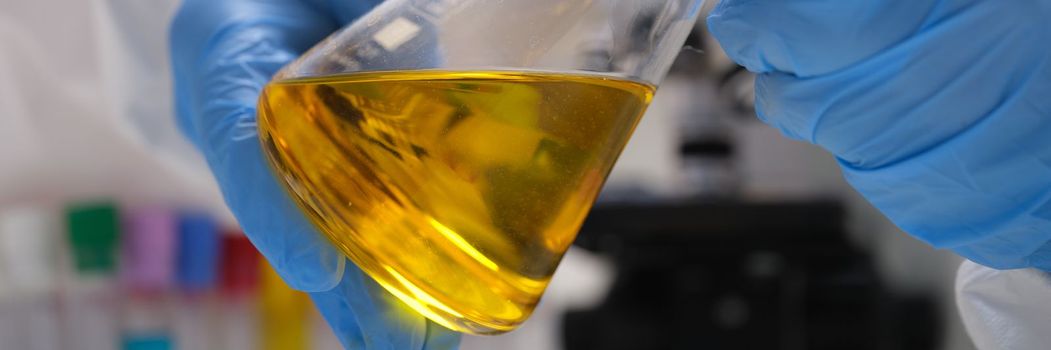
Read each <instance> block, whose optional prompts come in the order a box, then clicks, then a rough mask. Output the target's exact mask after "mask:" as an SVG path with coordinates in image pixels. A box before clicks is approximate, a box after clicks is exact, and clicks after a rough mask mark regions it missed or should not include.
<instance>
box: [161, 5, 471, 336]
mask: <svg viewBox="0 0 1051 350" xmlns="http://www.w3.org/2000/svg"><path fill="white" fill-rule="evenodd" d="M378 2H379V1H378V0H372V1H366V0H186V1H185V2H184V3H183V5H182V7H181V9H180V11H179V13H178V14H177V15H176V17H175V20H174V22H173V23H172V27H171V55H172V57H171V58H172V65H173V68H174V78H175V94H176V96H175V97H176V98H175V99H176V112H177V115H178V121H179V125H180V127H181V128H182V130H183V131H184V133H185V134H186V135H187V136H188V137H189V138H190V139H191V140H192V141H193V143H194V144H196V146H197V147H198V148H199V149H200V151H201V152H202V153H203V154H204V156H205V158H206V159H207V161H208V164H209V166H210V167H211V169H212V172H213V173H214V174H215V178H216V179H217V180H218V182H219V187H220V188H221V189H222V192H223V196H224V198H225V199H226V203H227V205H228V206H229V207H230V209H231V210H232V211H233V213H234V215H235V216H236V217H237V220H238V221H239V222H240V224H241V226H242V228H243V229H244V231H245V233H246V234H247V235H248V237H249V239H251V241H252V243H254V244H255V246H256V247H257V248H259V250H260V252H262V253H263V255H264V256H265V257H266V258H267V260H269V261H270V263H271V264H272V265H273V266H274V269H275V270H276V271H277V272H278V274H280V275H281V277H282V278H283V279H284V280H285V281H286V282H288V283H289V285H290V286H292V287H293V288H295V289H299V290H303V291H307V292H310V293H311V296H312V298H313V300H314V301H315V303H316V304H317V306H318V308H319V309H320V311H321V313H322V314H323V315H324V316H325V318H326V319H327V320H328V322H329V323H330V324H331V325H332V327H333V329H334V331H335V332H336V334H337V335H338V336H339V338H340V340H341V341H342V342H343V345H344V346H345V347H346V348H348V349H451V348H456V347H457V344H458V343H459V335H458V334H457V333H455V332H452V331H449V330H447V329H445V328H443V327H441V326H438V325H436V324H434V323H431V322H429V321H427V320H426V319H424V318H423V317H421V316H417V315H416V314H415V313H412V312H408V311H407V310H404V308H405V306H403V305H402V303H400V302H398V301H396V300H395V299H394V298H393V297H392V296H391V295H390V294H389V293H387V292H386V291H384V290H383V289H382V288H381V287H380V286H379V285H378V284H376V283H375V282H374V281H373V280H372V279H371V278H368V277H367V276H365V275H364V274H363V273H362V272H361V271H360V270H358V269H357V268H356V267H355V266H354V265H353V264H347V263H346V259H345V258H344V257H343V255H342V254H340V253H339V252H338V251H336V250H335V249H334V248H333V247H332V246H331V245H330V244H329V243H328V242H327V241H326V240H325V238H324V237H323V236H322V235H321V234H320V233H318V232H317V231H316V230H315V229H314V228H313V226H312V225H311V224H310V223H309V222H308V221H307V220H306V218H305V217H304V216H303V215H302V214H301V213H300V211H299V209H298V208H297V207H296V206H295V204H294V203H293V202H292V201H291V199H290V198H289V197H288V195H287V194H286V192H285V191H284V189H282V188H281V186H280V185H279V183H278V182H277V180H276V178H275V177H274V175H272V173H271V170H270V169H269V168H268V165H267V163H266V161H265V160H264V157H263V153H262V148H261V147H260V144H259V140H258V138H257V135H256V100H257V98H258V96H259V92H260V89H261V88H262V87H263V85H264V84H266V83H267V81H268V80H269V79H270V77H271V75H273V74H274V73H275V72H276V71H277V70H278V69H279V68H281V67H282V66H283V65H285V64H286V63H288V62H289V61H291V60H292V59H294V58H296V57H297V56H298V55H299V54H300V53H302V52H303V51H304V50H306V49H308V48H310V47H311V46H313V45H314V44H315V43H317V42H318V41H319V40H321V39H323V38H324V37H325V36H327V35H328V34H329V33H331V32H333V31H334V30H336V29H338V28H339V27H340V26H341V25H343V24H345V23H346V22H348V21H350V20H353V19H354V18H356V17H357V16H359V15H361V14H363V13H364V12H366V11H367V10H368V9H370V8H371V7H372V6H374V5H375V4H376V3H378ZM406 315H411V316H409V317H406Z"/></svg>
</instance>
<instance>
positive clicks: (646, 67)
mask: <svg viewBox="0 0 1051 350" xmlns="http://www.w3.org/2000/svg"><path fill="white" fill-rule="evenodd" d="M702 2H703V1H702V0H635V1H622V0H502V1H490V0H388V1H386V2H384V3H383V4H382V5H380V6H379V7H377V8H376V9H375V10H373V11H372V12H370V13H369V14H367V15H366V16H364V17H363V18H361V19H359V20H358V21H356V22H354V23H353V24H351V25H349V26H348V27H346V28H344V29H342V30H340V31H339V32H337V33H335V34H333V35H332V36H330V37H329V38H328V39H326V40H324V41H322V42H321V43H319V44H318V45H317V46H315V47H314V48H313V49H311V50H310V51H308V52H307V53H305V54H304V55H303V56H302V57H300V58H299V59H297V60H296V61H294V62H293V63H291V64H289V65H288V66H287V67H285V68H284V69H282V71H281V72H279V73H278V74H277V75H276V76H275V77H274V80H273V82H271V83H270V84H269V85H268V86H267V87H266V88H265V89H264V92H263V95H262V96H261V99H260V107H259V111H260V116H259V130H260V135H261V140H262V142H263V147H264V150H265V152H266V154H267V156H268V158H269V160H270V162H271V164H272V165H273V168H274V169H275V171H276V173H277V174H278V177H279V178H280V180H281V181H283V183H284V184H285V185H287V186H286V187H287V188H288V190H289V192H290V193H291V194H292V197H293V198H294V200H295V201H296V202H297V203H298V204H299V205H300V207H301V208H302V209H303V211H304V212H305V213H306V215H307V216H308V217H309V218H310V220H311V221H312V222H313V223H314V224H315V225H316V226H317V228H318V229H319V230H320V231H321V232H322V233H324V234H325V235H326V236H328V238H329V239H330V240H331V241H332V243H334V244H335V245H336V246H337V247H338V248H339V249H340V250H342V251H343V252H344V253H345V254H346V255H347V256H348V257H349V258H350V259H351V260H353V261H354V262H355V263H356V264H357V265H358V266H360V267H361V269H362V270H364V271H365V272H366V273H368V274H369V275H370V276H372V277H373V278H374V279H376V280H377V281H378V282H379V283H380V284H381V285H383V286H384V288H386V289H387V290H389V291H390V292H391V293H393V294H394V295H396V296H397V297H398V298H399V299H401V300H402V301H404V302H405V303H406V304H408V305H409V306H410V307H412V308H413V309H414V310H416V311H418V312H420V313H421V314H423V315H424V316H426V317H427V318H429V319H431V320H433V321H435V322H437V323H439V324H441V325H444V326H446V327H449V328H452V329H455V330H458V331H463V332H468V333H474V334H494V333H501V332H506V331H509V330H512V329H514V328H515V327H516V326H518V325H519V324H520V323H522V322H523V321H524V320H525V319H526V318H527V317H528V316H529V314H530V313H531V312H532V311H533V308H534V306H535V305H536V304H537V302H538V300H539V298H540V296H541V294H542V293H543V291H544V289H545V288H546V286H547V284H548V281H549V280H550V278H551V275H552V274H553V273H554V271H555V268H556V267H557V265H558V262H559V260H561V258H562V255H563V254H564V253H565V251H566V250H567V249H568V248H569V245H570V244H571V243H572V241H573V239H574V237H575V236H576V233H577V230H578V229H579V227H580V225H581V223H582V222H583V220H584V217H585V216H586V215H587V212H588V210H589V208H590V207H591V205H592V202H593V201H594V199H595V197H596V195H597V194H598V192H599V189H600V188H601V187H602V183H603V181H604V180H605V178H606V175H607V174H608V173H609V171H610V169H611V168H612V167H613V163H614V161H615V160H616V158H617V156H618V155H619V153H620V151H621V149H622V148H623V147H624V145H625V143H627V140H628V137H629V136H630V135H631V132H632V130H633V129H634V127H635V125H636V124H637V123H638V121H639V118H640V117H641V115H642V113H643V111H644V110H645V109H646V106H647V105H648V104H649V102H650V99H651V97H652V96H653V93H654V90H655V88H656V86H657V83H658V82H659V81H660V80H661V79H662V77H663V76H664V74H665V73H666V71H667V69H668V67H669V65H670V64H671V62H672V60H673V58H674V57H675V56H676V55H677V54H678V52H679V50H680V48H681V46H682V43H683V41H684V40H685V38H686V36H687V34H688V33H689V31H690V29H691V28H692V27H693V24H694V21H695V20H696V17H697V14H698V12H699V10H700V7H701V5H702Z"/></svg>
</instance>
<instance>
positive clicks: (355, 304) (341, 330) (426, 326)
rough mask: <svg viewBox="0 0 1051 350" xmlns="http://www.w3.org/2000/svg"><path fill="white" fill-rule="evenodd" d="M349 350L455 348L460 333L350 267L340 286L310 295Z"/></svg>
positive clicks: (355, 268) (348, 266) (353, 267)
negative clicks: (420, 313)
mask: <svg viewBox="0 0 1051 350" xmlns="http://www.w3.org/2000/svg"><path fill="white" fill-rule="evenodd" d="M311 297H312V298H313V299H314V301H315V302H316V303H317V305H318V309H319V310H320V311H321V314H322V315H323V316H324V317H325V319H326V320H327V321H328V322H329V325H331V326H332V328H333V331H334V332H335V333H336V334H337V336H338V337H339V338H340V341H341V342H342V343H343V346H344V347H345V348H347V349H409V350H417V349H420V350H422V349H435V350H443V349H455V348H456V347H457V346H458V345H459V340H460V334H459V333H456V332H453V331H451V330H448V329H446V328H444V327H441V326H438V325H436V324H434V323H433V322H430V321H428V320H427V319H425V318H424V317H423V316H420V315H419V314H417V313H416V312H415V311H412V310H411V309H409V308H408V306H406V305H405V304H404V303H402V302H401V301H399V300H397V299H396V298H395V297H394V296H393V295H391V294H390V293H388V292H387V291H386V290H384V289H383V287H381V286H380V285H379V284H378V283H376V282H375V281H374V280H372V279H371V278H369V277H368V276H366V275H365V274H364V273H363V272H361V270H360V269H358V268H357V267H356V266H354V265H353V264H347V268H346V271H345V273H344V275H343V279H342V281H341V282H340V284H339V285H338V286H337V287H336V288H335V289H333V290H331V291H328V292H320V293H311Z"/></svg>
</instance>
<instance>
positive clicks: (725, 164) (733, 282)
mask: <svg viewBox="0 0 1051 350" xmlns="http://www.w3.org/2000/svg"><path fill="white" fill-rule="evenodd" d="M706 40H707V39H706V37H705V34H704V33H703V30H702V29H701V27H700V26H699V27H698V30H696V31H695V33H694V35H691V38H690V39H689V40H688V42H687V45H688V46H689V47H691V48H692V49H693V50H687V51H684V53H683V54H682V55H681V56H680V58H679V60H678V61H677V63H676V65H675V67H674V68H673V72H672V73H671V74H687V75H690V76H691V77H696V78H697V79H698V81H704V83H706V84H711V86H713V87H714V89H713V90H712V91H714V92H713V93H715V94H717V96H716V98H715V99H714V100H716V101H719V105H718V106H715V107H714V108H706V109H703V110H701V111H702V112H698V113H697V114H698V115H691V116H688V117H689V118H684V120H685V124H684V125H683V128H682V130H683V131H682V132H683V134H682V135H681V136H682V146H681V148H680V155H681V157H682V158H681V161H682V163H681V164H682V169H681V170H682V174H681V176H682V178H683V180H684V181H683V182H684V183H685V185H684V186H683V189H682V191H683V195H682V196H676V197H675V198H663V197H657V196H650V195H647V194H646V193H640V192H639V191H627V193H623V192H622V193H619V194H618V193H604V194H603V197H602V198H600V201H599V202H598V204H596V206H595V208H594V209H593V210H592V211H591V213H590V215H589V217H588V218H587V221H586V222H585V224H584V226H583V228H582V230H581V231H580V234H579V236H578V238H577V241H576V245H577V246H578V247H580V248H583V249H586V250H589V251H592V252H595V253H598V254H601V255H604V256H606V257H608V258H609V259H610V260H611V261H612V262H613V264H614V266H615V274H616V277H615V280H614V282H613V285H612V287H611V289H610V291H609V293H608V294H607V296H606V298H605V300H604V301H603V302H602V303H601V304H599V305H598V306H597V307H595V308H594V309H590V310H575V311H571V312H569V313H567V314H566V315H565V317H564V319H563V321H564V322H563V340H564V348H565V349H569V350H578V349H603V350H619V349H632V350H635V349H713V350H736V349H749V350H751V349H764V350H823V349H830V350H831V349H852V350H890V349H894V350H911V349H916V350H931V349H937V348H938V341H939V340H940V339H941V335H940V334H939V332H940V329H941V324H940V320H939V318H938V315H939V311H938V309H937V308H936V307H935V304H934V303H933V301H932V299H931V298H930V297H929V296H922V295H921V296H909V295H900V294H897V293H894V292H892V291H891V290H889V289H888V288H887V286H886V285H885V284H884V283H883V282H882V281H881V280H880V277H879V276H878V275H877V273H876V270H875V268H874V266H873V264H874V262H873V259H872V257H871V256H870V255H869V254H868V253H867V252H865V251H863V250H861V249H858V248H856V247H855V246H854V245H852V244H851V242H850V241H849V239H848V234H847V233H848V232H847V231H846V229H845V225H844V222H845V209H844V206H843V205H841V204H840V203H839V202H837V201H836V200H835V199H801V200H792V201H764V202H755V201H750V200H746V199H743V198H741V197H740V196H738V195H737V192H738V191H737V188H738V179H739V178H740V176H739V175H740V174H738V173H737V170H736V167H735V156H736V154H735V147H734V145H735V143H734V138H733V135H732V134H733V133H732V132H731V130H729V129H730V128H729V127H728V126H726V125H727V123H726V120H727V119H732V118H741V117H747V118H754V111H752V110H751V106H752V98H751V91H752V90H751V85H752V81H753V78H752V77H751V75H750V73H748V72H747V71H745V70H743V69H741V68H740V67H736V66H733V65H732V64H731V65H726V66H723V67H718V66H717V65H713V64H710V63H709V62H704V60H703V59H702V57H703V56H705V55H702V54H700V53H698V52H700V51H703V50H705V49H706V46H710V45H706V42H705V41H706ZM715 49H717V48H715Z"/></svg>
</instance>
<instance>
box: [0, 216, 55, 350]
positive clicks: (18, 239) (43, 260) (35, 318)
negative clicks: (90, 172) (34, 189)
mask: <svg viewBox="0 0 1051 350" xmlns="http://www.w3.org/2000/svg"><path fill="white" fill-rule="evenodd" d="M57 221H58V220H56V217H55V215H54V213H53V212H50V211H48V210H46V209H44V208H42V207H33V206H25V207H19V208H12V209H9V210H5V211H4V212H3V213H0V250H2V251H3V252H2V253H0V258H2V259H0V260H2V262H0V265H2V266H4V267H6V269H5V270H6V272H7V273H6V275H7V281H6V282H0V283H3V284H5V285H6V286H7V288H8V290H9V296H10V298H8V300H9V301H10V303H9V304H8V306H9V307H8V308H6V310H5V311H6V314H7V315H6V317H10V318H11V321H12V322H11V323H10V324H9V325H6V326H5V327H7V330H8V331H10V332H11V334H10V335H9V338H5V340H4V341H3V344H4V347H5V348H6V347H10V348H12V349H26V350H45V349H58V348H60V342H59V340H58V339H59V335H60V332H59V327H58V315H57V312H58V305H57V303H58V296H57V294H56V293H57V290H56V286H57V277H58V270H57V268H58V264H57V258H58V257H57V254H56V253H57V243H58V239H57V238H58V237H57V236H58V230H59V228H58V224H57Z"/></svg>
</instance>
